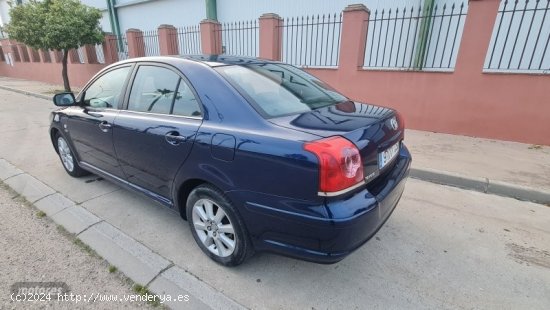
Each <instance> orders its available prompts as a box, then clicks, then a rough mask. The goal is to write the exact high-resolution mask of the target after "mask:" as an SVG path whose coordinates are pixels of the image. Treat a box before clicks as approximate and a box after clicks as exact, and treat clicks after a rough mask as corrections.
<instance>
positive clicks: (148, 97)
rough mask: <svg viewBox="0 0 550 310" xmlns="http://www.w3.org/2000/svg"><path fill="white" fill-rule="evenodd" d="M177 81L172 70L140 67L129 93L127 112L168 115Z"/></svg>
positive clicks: (176, 76) (177, 77)
mask: <svg viewBox="0 0 550 310" xmlns="http://www.w3.org/2000/svg"><path fill="white" fill-rule="evenodd" d="M179 80H180V77H179V75H177V74H176V73H175V72H173V71H172V70H169V69H166V68H163V67H157V66H140V67H139V69H138V71H137V74H136V77H135V78H134V83H133V85H132V90H131V91H130V100H129V102H128V110H131V111H137V112H149V113H159V114H170V111H171V109H172V104H173V102H174V98H175V93H176V88H177V87H178V83H179Z"/></svg>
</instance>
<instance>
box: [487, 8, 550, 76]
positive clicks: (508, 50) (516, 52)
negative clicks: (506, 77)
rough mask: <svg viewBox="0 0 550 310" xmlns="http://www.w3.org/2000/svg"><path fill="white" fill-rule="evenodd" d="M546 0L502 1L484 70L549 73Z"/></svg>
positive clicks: (549, 28) (549, 33) (549, 31)
mask: <svg viewBox="0 0 550 310" xmlns="http://www.w3.org/2000/svg"><path fill="white" fill-rule="evenodd" d="M549 10H550V0H536V1H529V0H522V1H521V2H520V1H518V0H515V1H507V0H506V1H502V2H501V4H500V7H499V11H498V16H497V20H496V23H495V29H494V31H493V36H492V38H491V43H490V46H489V51H488V53H487V57H486V59H485V65H484V70H485V71H511V72H524V73H550V55H548V54H550V49H549V48H548V45H549V42H550V17H548V18H547V15H550V14H549Z"/></svg>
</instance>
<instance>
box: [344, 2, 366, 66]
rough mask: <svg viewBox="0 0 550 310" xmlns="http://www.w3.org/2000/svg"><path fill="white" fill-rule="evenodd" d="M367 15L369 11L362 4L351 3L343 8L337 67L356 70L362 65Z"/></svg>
mask: <svg viewBox="0 0 550 310" xmlns="http://www.w3.org/2000/svg"><path fill="white" fill-rule="evenodd" d="M369 17H370V11H369V9H367V7H366V6H364V5H363V4H351V5H348V6H347V7H346V8H345V9H344V13H343V17H342V36H341V39H340V40H341V44H340V57H339V60H338V63H339V69H344V70H357V69H358V68H361V67H363V62H364V60H365V43H366V41H367V25H368V20H369Z"/></svg>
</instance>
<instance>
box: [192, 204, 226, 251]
mask: <svg viewBox="0 0 550 310" xmlns="http://www.w3.org/2000/svg"><path fill="white" fill-rule="evenodd" d="M192 220H193V227H194V229H195V232H196V233H197V235H198V237H199V239H200V240H201V242H202V244H203V245H204V246H205V247H206V248H207V249H208V250H209V251H210V252H211V253H212V254H214V255H216V256H219V257H227V256H230V255H231V254H233V252H234V251H235V245H236V243H237V238H236V235H235V231H234V228H233V224H232V223H231V221H230V220H229V217H228V216H227V214H226V213H225V211H224V210H223V209H222V208H221V207H220V206H218V205H217V204H216V203H215V202H213V201H212V200H210V199H206V198H202V199H199V200H198V201H197V202H196V203H195V205H194V206H193V218H192Z"/></svg>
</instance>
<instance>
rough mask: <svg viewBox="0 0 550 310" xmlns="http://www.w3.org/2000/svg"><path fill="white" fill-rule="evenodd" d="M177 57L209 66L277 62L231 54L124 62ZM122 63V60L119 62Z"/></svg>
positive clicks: (166, 60) (127, 61)
mask: <svg viewBox="0 0 550 310" xmlns="http://www.w3.org/2000/svg"><path fill="white" fill-rule="evenodd" d="M178 59H182V60H189V61H192V62H197V63H202V64H205V65H207V66H209V67H219V66H226V65H245V64H267V63H279V62H277V61H271V60H266V59H260V58H254V57H248V56H232V55H206V54H203V55H183V56H149V57H138V58H131V59H128V60H126V61H123V62H124V63H129V62H147V61H163V62H169V63H170V62H177V60H178ZM119 63H122V62H119Z"/></svg>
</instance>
